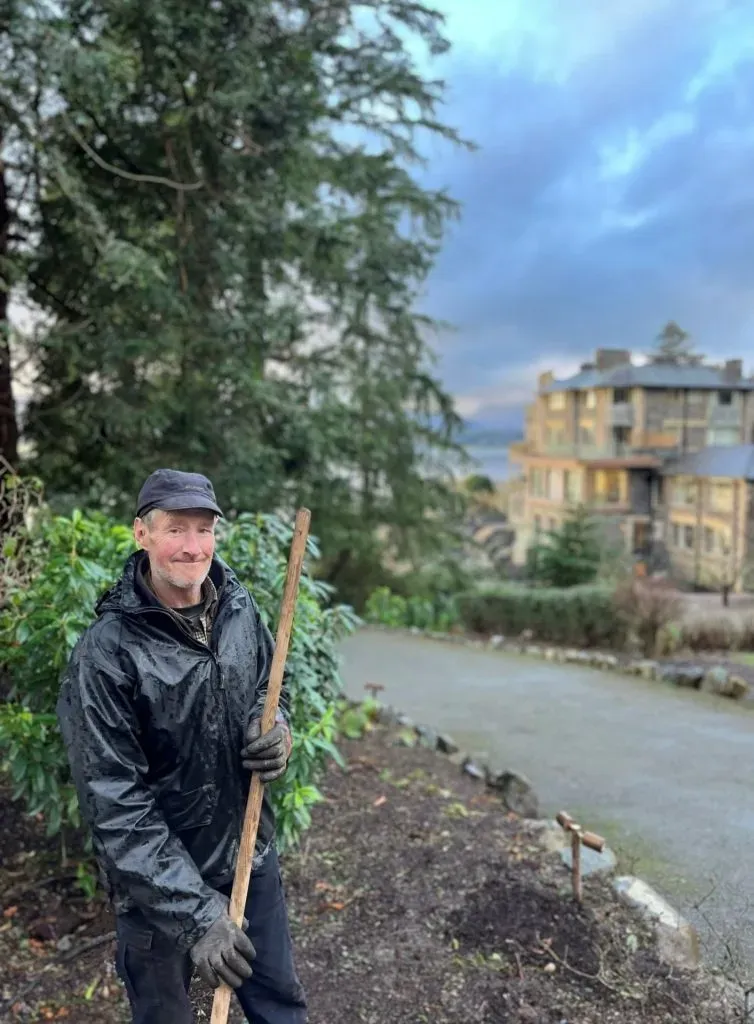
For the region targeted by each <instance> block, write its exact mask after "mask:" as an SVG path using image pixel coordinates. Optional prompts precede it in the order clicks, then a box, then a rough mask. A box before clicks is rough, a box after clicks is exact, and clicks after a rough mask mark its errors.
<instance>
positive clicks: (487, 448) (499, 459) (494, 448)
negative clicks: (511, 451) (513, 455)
mask: <svg viewBox="0 0 754 1024" xmlns="http://www.w3.org/2000/svg"><path fill="white" fill-rule="evenodd" d="M464 448H465V449H466V451H467V452H468V454H469V456H470V458H472V459H473V460H474V463H475V466H474V469H473V470H472V472H476V473H481V474H482V475H483V476H488V477H489V478H490V479H491V480H492V481H494V482H495V483H498V482H503V481H505V480H509V479H510V476H511V467H510V461H509V459H508V445H507V444H505V445H500V444H497V445H484V444H465V445H464Z"/></svg>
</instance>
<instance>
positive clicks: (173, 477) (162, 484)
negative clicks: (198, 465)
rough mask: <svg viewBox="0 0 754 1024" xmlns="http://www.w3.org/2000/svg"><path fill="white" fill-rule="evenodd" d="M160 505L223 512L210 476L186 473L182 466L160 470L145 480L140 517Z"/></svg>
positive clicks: (166, 507) (138, 510)
mask: <svg viewBox="0 0 754 1024" xmlns="http://www.w3.org/2000/svg"><path fill="white" fill-rule="evenodd" d="M156 508H160V509H164V510H165V511H166V512H175V511H177V510H178V509H184V508H195V509H207V511H209V512H215V513H216V514H217V515H219V516H221V515H222V514H223V513H222V509H221V508H220V506H219V505H218V504H217V499H216V498H215V490H214V488H213V486H212V484H211V483H210V481H209V480H208V479H207V477H206V476H202V474H201V473H182V472H181V471H180V470H178V469H156V470H155V471H154V473H152V474H151V475H150V476H148V477H147V479H146V480H145V481H144V484H143V486H142V488H141V490H140V491H139V499H138V502H137V506H136V515H137V518H139V519H141V518H142V517H143V516H145V515H146V514H147V512H151V511H152V510H153V509H156Z"/></svg>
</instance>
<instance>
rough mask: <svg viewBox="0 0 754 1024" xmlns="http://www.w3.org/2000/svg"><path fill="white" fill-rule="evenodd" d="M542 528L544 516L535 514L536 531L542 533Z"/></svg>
mask: <svg viewBox="0 0 754 1024" xmlns="http://www.w3.org/2000/svg"><path fill="white" fill-rule="evenodd" d="M541 530H542V516H534V532H535V533H540V532H541Z"/></svg>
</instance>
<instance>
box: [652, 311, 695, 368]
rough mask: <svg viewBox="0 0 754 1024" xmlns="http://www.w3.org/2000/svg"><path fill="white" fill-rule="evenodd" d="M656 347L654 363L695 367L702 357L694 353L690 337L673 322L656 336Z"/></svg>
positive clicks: (667, 324)
mask: <svg viewBox="0 0 754 1024" xmlns="http://www.w3.org/2000/svg"><path fill="white" fill-rule="evenodd" d="M656 340H657V347H656V349H655V351H654V354H653V361H654V362H656V363H660V362H662V363H675V364H676V365H678V364H680V365H685V366H696V365H698V364H699V363H700V362H701V361H702V356H700V355H698V354H697V353H696V352H694V347H693V342H692V341H691V335H690V334H689V333H688V331H684V329H683V328H682V327H679V326H678V324H677V323H676V322H675V320H669V321H668V322H667V323H666V324H665V326H664V327H663V329H662V330H661V331H660V333H659V334H658V335H657V339H656Z"/></svg>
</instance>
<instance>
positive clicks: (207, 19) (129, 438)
mask: <svg viewBox="0 0 754 1024" xmlns="http://www.w3.org/2000/svg"><path fill="white" fill-rule="evenodd" d="M42 10H43V8H42V7H41V6H38V5H37V4H35V3H34V2H32V3H30V4H26V5H23V6H22V5H18V6H17V5H12V10H11V12H10V15H9V29H10V33H11V37H12V39H13V43H14V45H21V44H23V53H25V54H27V55H30V56H29V57H28V60H26V62H25V63H23V64H19V62H18V60H14V61H9V62H8V63H9V68H10V70H12V71H13V74H14V75H15V77H11V78H9V81H10V82H11V84H13V83H17V80H18V76H19V75H21V74H22V73H23V76H25V77H24V78H23V88H22V89H21V90H20V94H19V90H18V89H15V91H14V90H13V89H9V88H6V89H5V90H3V85H4V83H0V90H2V91H0V100H4V101H7V102H8V103H9V104H11V105H13V104H15V106H14V110H15V114H14V118H15V124H16V129H15V135H14V140H15V141H16V142H17V146H16V152H15V153H14V160H16V161H17V162H18V163H19V165H20V166H22V167H23V169H24V170H28V171H29V178H28V184H29V187H28V189H27V191H26V193H25V200H24V202H25V204H26V209H27V215H26V220H27V221H28V226H26V227H25V226H24V225H23V224H21V207H22V205H23V204H22V202H21V198H20V191H19V194H18V195H17V196H16V195H15V194H14V196H13V200H14V203H15V215H16V216H15V219H16V220H17V221H18V222H19V231H18V232H16V233H15V234H14V237H15V235H17V236H18V238H20V241H19V242H18V243H14V245H15V248H14V250H13V252H12V253H11V262H12V266H11V267H10V270H9V272H10V274H11V277H10V279H11V280H12V282H13V286H14V290H15V292H16V293H17V294H18V296H19V297H20V298H23V299H25V300H28V301H31V302H33V303H34V304H36V305H37V306H38V307H39V309H40V311H41V312H42V313H43V314H44V318H43V319H41V320H40V327H39V329H38V330H37V331H36V333H35V335H34V336H33V337H32V336H29V337H28V338H25V339H21V340H22V342H23V344H24V346H25V347H26V348H28V350H29V353H30V355H31V357H32V365H33V366H34V368H35V371H36V373H37V384H36V387H35V389H34V396H33V398H32V400H31V402H30V403H29V407H28V409H27V411H26V414H25V435H26V437H25V439H26V440H27V441H28V442H31V445H32V448H31V452H32V454H31V458H30V460H29V465H28V466H27V467H26V468H27V469H29V468H33V470H34V472H36V473H37V474H38V475H39V476H40V477H41V478H42V479H44V481H45V486H46V488H47V494H48V495H49V496H50V499H51V500H52V501H53V502H54V504H55V507H56V508H57V509H58V510H59V511H62V512H64V513H69V512H70V510H71V509H72V508H73V507H75V506H77V505H81V504H84V505H85V506H86V507H97V508H101V509H103V510H104V511H106V512H108V513H109V514H114V515H116V516H126V515H128V514H130V513H131V512H132V502H133V499H134V495H135V493H136V492H137V490H138V487H139V485H140V483H141V482H142V480H143V479H144V478H145V477H146V475H147V474H148V473H149V472H151V471H152V470H153V469H154V468H156V467H157V466H161V465H172V466H177V467H180V468H186V469H195V470H199V471H203V472H206V473H208V474H209V475H211V476H212V478H213V481H214V483H215V485H216V488H217V492H218V495H219V496H220V497H221V500H222V502H223V504H224V506H225V508H226V511H229V512H238V511H240V510H262V511H268V512H277V511H280V510H287V511H290V510H291V509H292V508H293V507H294V506H295V505H296V504H306V505H308V506H309V507H310V508H311V509H312V512H313V521H314V523H315V525H316V530H317V533H318V536H319V538H320V543H321V546H322V558H321V561H320V566H319V569H320V571H321V572H322V573H323V574H324V575H325V576H326V577H327V578H328V579H330V580H331V581H332V582H334V583H335V584H337V585H338V586H339V587H340V589H341V592H348V593H349V594H352V595H353V596H355V597H356V598H357V599H358V598H359V597H361V596H366V594H367V593H368V592H369V591H370V590H371V589H372V588H373V586H375V585H376V584H378V583H379V582H380V577H379V571H380V569H381V565H382V561H383V556H384V554H385V553H387V554H388V555H389V556H390V557H392V558H393V559H395V560H400V561H405V560H409V561H411V562H414V563H417V564H418V563H420V562H421V561H422V560H423V559H424V558H426V557H431V556H432V555H433V554H434V553H436V552H437V551H438V550H439V549H440V548H441V547H442V545H443V544H444V542H445V540H446V539H447V537H448V535H449V534H450V535H451V536H452V535H453V532H454V529H455V526H456V524H457V522H458V519H459V516H460V512H461V503H460V499H459V496H458V495H457V494H456V492H455V491H454V488H453V487H452V486H450V483H449V481H448V478H447V475H446V474H445V464H446V462H447V461H448V459H449V458H450V457H451V456H452V457H455V456H456V453H457V447H456V444H455V437H456V434H457V431H458V429H459V427H460V423H459V420H458V419H457V417H456V415H455V413H454V411H453V406H452V401H451V399H450V397H449V396H448V395H447V394H446V393H445V392H444V391H443V389H442V388H441V387H440V385H439V383H438V380H437V378H436V376H435V374H434V368H433V364H432V357H431V350H430V348H429V338H430V337H431V335H432V333H433V332H434V330H435V327H436V325H434V324H433V323H432V322H430V321H429V320H427V319H426V318H425V317H423V316H421V315H420V314H419V313H417V311H416V305H417V299H418V297H419V295H420V293H421V290H422V287H423V282H424V280H425V278H426V276H427V274H428V272H429V270H430V268H431V266H432V263H433V260H434V258H435V255H436V253H437V250H438V247H439V245H440V242H441V238H442V233H443V229H444V226H445V223H446V222H447V220H448V218H450V217H453V216H454V215H455V213H456V207H455V204H454V203H453V202H452V201H451V200H450V198H449V197H448V196H447V195H446V194H445V193H444V192H442V191H432V190H429V189H427V188H425V187H423V186H422V185H421V184H420V183H419V181H418V180H417V177H416V175H415V174H414V169H415V167H416V166H417V164H419V163H420V162H421V154H420V152H419V149H418V140H419V136H422V137H423V139H424V140H425V141H429V140H430V139H431V138H432V137H434V138H444V139H446V140H448V142H449V143H450V144H454V143H455V142H457V141H458V140H457V136H456V134H455V132H454V131H453V130H451V129H449V128H448V127H446V126H445V125H444V124H442V123H441V122H440V121H439V120H438V118H437V115H436V108H437V106H438V105H439V103H440V102H441V100H442V94H443V89H442V85H441V83H438V82H435V81H430V80H428V79H427V78H425V76H424V73H423V71H421V70H420V66H419V63H418V59H417V57H416V56H415V54H416V53H417V50H416V47H417V45H418V47H419V48H423V49H424V50H429V51H430V52H431V53H434V54H439V53H442V52H443V51H444V50H445V49H446V48H447V44H446V42H445V39H444V38H443V35H442V18H441V16H440V15H438V14H436V13H434V12H433V11H431V10H430V9H429V8H426V7H424V6H423V5H422V4H421V3H414V2H413V0H365V2H363V3H358V4H343V3H336V4H321V3H310V2H308V0H305V2H302V3H300V4H298V5H294V6H290V5H287V6H286V5H280V4H273V3H271V2H270V0H227V2H223V3H210V4H205V5H191V4H188V5H187V4H185V3H177V2H175V0H155V2H153V3H149V4H146V5H145V4H135V3H133V2H131V0H94V2H92V3H86V4H83V3H80V2H79V0H63V2H62V3H60V4H56V5H54V7H53V8H51V9H48V8H44V11H45V14H44V16H42ZM409 43H410V45H409ZM9 52H10V51H9ZM14 52H15V51H14ZM2 56H3V51H2V50H0V59H1V58H2ZM32 58H33V59H32ZM2 68H3V65H2V64H1V63H0V70H2ZM6 93H7V95H6ZM40 93H41V94H43V95H45V97H46V101H45V102H44V103H42V104H39V103H37V104H36V105H35V104H34V103H33V102H32V101H33V97H34V96H38V95H39V94H40ZM17 94H19V95H20V96H21V97H22V98H25V99H24V102H23V103H20V101H19V95H17ZM27 101H28V102H27ZM23 180H24V176H23V174H21V176H20V177H19V190H20V187H21V186H20V183H21V182H22V181H23ZM0 255H1V254H0ZM0 271H2V268H0ZM3 277H4V274H3V273H2V272H0V279H2V278H3ZM430 467H431V470H432V471H431V472H429V470H430ZM364 578H367V579H368V583H367V585H366V586H365V585H364V584H363V583H362V580H363V579H364Z"/></svg>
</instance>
